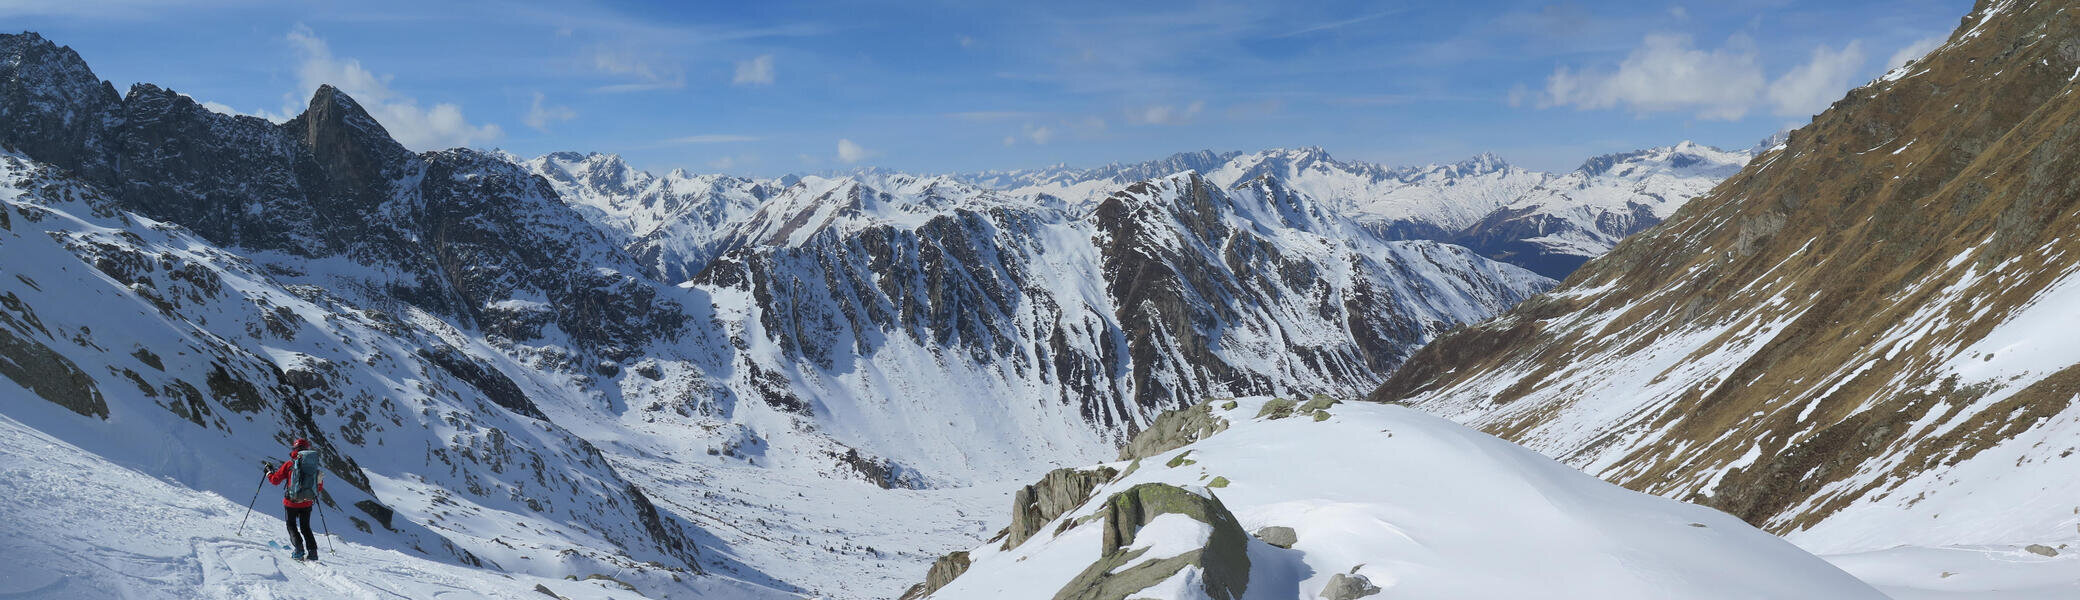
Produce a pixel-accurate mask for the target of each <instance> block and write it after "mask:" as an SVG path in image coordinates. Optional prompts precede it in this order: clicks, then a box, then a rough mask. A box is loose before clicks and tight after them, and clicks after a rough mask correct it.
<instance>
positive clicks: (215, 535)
mask: <svg viewBox="0 0 2080 600" xmlns="http://www.w3.org/2000/svg"><path fill="white" fill-rule="evenodd" d="M14 393H15V391H14V390H8V391H4V392H0V394H9V396H8V397H9V400H8V401H9V402H13V401H16V400H17V398H15V397H14V396H12V394H14ZM258 471H259V470H258V468H257V467H256V468H255V469H254V477H253V478H254V479H255V480H256V481H257V479H258V475H259V473H258ZM274 489H279V488H274ZM267 491H268V490H263V492H262V493H261V494H260V500H259V502H258V503H256V506H255V510H253V512H252V514H251V516H250V518H249V519H248V517H247V516H246V508H245V507H244V506H242V505H241V504H240V502H242V501H244V500H245V499H244V498H240V499H236V500H234V499H231V498H226V497H224V496H221V495H217V494H213V493H205V492H197V491H195V490H192V489H189V488H186V487H183V486H180V485H176V484H173V483H169V482H166V481H162V480H160V479H158V478H155V477H152V476H151V475H148V474H145V473H142V472H139V471H137V470H135V469H132V468H130V467H126V466H123V465H119V464H115V463H112V462H109V461H108V460H106V459H103V458H101V457H99V456H96V455H94V454H91V453H88V452H86V451H85V450H82V449H80V448H79V447H77V446H74V445H72V444H68V443H65V442H63V441H59V440H58V439H56V438H52V437H50V436H48V435H45V434H43V433H42V432H38V431H36V430H33V429H30V428H29V427H28V426H26V425H23V424H22V423H21V422H20V421H16V420H14V419H13V418H10V417H8V416H5V415H0V498H4V499H5V500H4V501H0V556H4V557H5V558H4V564H0V598H39V599H70V598H82V599H85V598H96V599H98V598H141V599H142V598H152V599H156V598H225V599H234V598H236V599H244V598H314V599H315V598H412V599H421V598H427V599H431V598H441V599H453V600H462V599H470V598H511V599H522V598H524V599H528V600H536V599H543V598H548V596H546V595H543V594H542V593H541V592H539V591H537V590H536V587H537V586H541V587H543V588H546V589H548V590H550V591H552V592H555V593H557V594H560V595H563V596H565V597H568V598H614V599H622V598H661V597H707V598H745V599H761V598H792V597H794V596H792V595H783V594H778V593H775V592H772V591H771V590H766V589H763V588H758V587H755V586H750V585H746V584H742V583H737V582H734V581H730V580H727V579H722V578H712V577H711V578H687V579H683V580H680V581H674V580H673V579H671V578H668V577H662V576H659V575H658V574H656V573H654V572H652V573H620V574H615V575H618V576H616V577H615V579H618V580H620V581H621V583H616V582H615V581H609V580H605V579H590V580H585V581H573V580H568V579H560V578H549V577H537V576H530V575H523V574H516V573H505V572H498V571H492V570H488V569H479V568H473V567H468V566H462V565H456V564H450V563H443V562H437V561H433V560H429V559H427V558H426V557H424V556H420V555H415V554H407V553H403V552H399V551H397V550H391V549H383V548H373V547H369V546H365V545H362V544H360V543H356V542H350V541H342V540H340V539H338V538H335V537H332V536H327V535H320V536H319V537H320V539H319V540H318V544H319V547H320V548H321V552H320V553H319V558H320V559H321V560H320V562H318V563H315V564H314V563H304V562H296V561H292V560H290V559H289V550H287V549H284V548H280V547H276V546H271V545H270V544H269V542H270V541H272V542H274V543H275V544H276V545H284V544H286V543H287V541H286V540H285V539H284V538H285V534H284V533H283V528H282V517H281V511H282V507H281V502H280V500H279V498H280V495H279V492H276V493H275V494H272V495H270V494H268V493H266V492H267ZM327 517H328V518H326V519H323V521H324V524H322V525H321V524H319V523H317V522H314V523H313V526H314V527H315V528H319V529H331V528H344V527H348V526H349V524H348V522H347V521H346V519H345V518H343V517H342V516H341V515H337V514H333V515H328V516H327ZM241 521H243V522H244V525H243V530H241V529H240V524H241ZM314 521H315V520H314ZM334 531H338V530H337V529H334ZM321 533H322V532H321ZM623 583H625V584H627V585H629V586H634V589H631V588H630V587H626V586H624V585H623ZM639 590H640V592H639Z"/></svg>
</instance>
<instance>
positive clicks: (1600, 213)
mask: <svg viewBox="0 0 2080 600" xmlns="http://www.w3.org/2000/svg"><path fill="white" fill-rule="evenodd" d="M1752 156H1753V155H1752V154H1750V153H1748V152H1727V151H1723V150H1719V149H1716V148H1712V147H1709V146H1700V145H1697V144H1692V143H1689V142H1683V143H1680V144H1676V145H1674V146H1665V147H1661V148H1650V149H1647V150H1640V151H1637V152H1627V153H1623V154H1610V155H1605V156H1599V157H1596V158H1591V159H1589V160H1588V161H1586V162H1584V163H1582V166H1581V167H1580V168H1577V169H1575V170H1573V171H1569V172H1567V173H1562V174H1559V175H1557V176H1546V177H1545V178H1544V179H1543V180H1542V181H1540V182H1539V184H1538V185H1537V186H1536V187H1533V188H1531V189H1530V190H1528V191H1525V192H1523V193H1522V194H1519V195H1517V196H1516V197H1514V198H1511V199H1510V200H1509V201H1508V202H1506V203H1504V204H1502V205H1501V206H1498V207H1496V208H1495V209H1494V210H1492V211H1490V212H1488V213H1487V214H1486V215H1483V216H1481V217H1480V220H1479V221H1477V222H1475V223H1473V224H1472V225H1468V226H1466V227H1464V228H1463V229H1460V230H1459V231H1458V233H1456V234H1455V235H1453V236H1452V237H1451V238H1450V239H1451V241H1452V242H1454V243H1457V244H1460V245H1463V246H1466V247H1468V248H1472V249H1473V250H1474V251H1475V252H1479V253H1481V255H1482V256H1487V257H1489V258H1494V259H1496V260H1500V261H1503V262H1508V263H1511V264H1515V265H1519V266H1522V267H1525V268H1528V269H1531V270H1533V271H1537V272H1539V273H1541V274H1545V275H1546V276H1549V277H1553V278H1555V279H1564V278H1566V276H1567V274H1569V273H1573V272H1574V270H1575V269H1576V268H1578V267H1580V266H1581V265H1582V263H1584V262H1587V261H1588V260H1589V259H1592V258H1595V257H1598V256H1602V255H1603V253H1605V252H1608V251H1610V249H1611V247H1612V246H1616V245H1617V244H1618V241H1619V240H1622V239H1625V237H1626V236H1630V235H1632V234H1634V233H1638V232H1640V231H1644V230H1646V229H1647V228H1648V227H1652V226H1654V225H1656V224H1658V223H1660V222H1661V220H1662V219H1666V218H1668V216H1669V215H1671V214H1674V213H1675V211H1676V209H1678V208H1681V207H1682V206H1683V203H1685V202H1688V201H1690V199H1691V198H1695V197H1698V196H1702V195H1704V193H1705V192H1709V191H1711V189H1712V187H1713V186H1716V185H1718V184H1719V182H1720V181H1722V180H1724V179H1726V178H1727V177H1730V176H1732V175H1733V174H1734V173H1737V172H1739V171H1740V169H1741V167H1742V166H1744V165H1746V164H1748V159H1749V158H1751V157H1752Z"/></svg>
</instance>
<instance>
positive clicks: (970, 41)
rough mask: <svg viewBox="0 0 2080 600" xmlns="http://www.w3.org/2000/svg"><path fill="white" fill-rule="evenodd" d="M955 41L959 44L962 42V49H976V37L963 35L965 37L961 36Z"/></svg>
mask: <svg viewBox="0 0 2080 600" xmlns="http://www.w3.org/2000/svg"><path fill="white" fill-rule="evenodd" d="M954 40H955V41H957V42H960V44H961V47H962V48H973V47H975V38H974V36H967V35H963V36H960V37H956V38H954Z"/></svg>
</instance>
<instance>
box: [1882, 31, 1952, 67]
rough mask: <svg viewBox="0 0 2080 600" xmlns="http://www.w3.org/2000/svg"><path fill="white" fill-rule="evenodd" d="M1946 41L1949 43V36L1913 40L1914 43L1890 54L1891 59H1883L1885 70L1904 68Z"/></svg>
mask: <svg viewBox="0 0 2080 600" xmlns="http://www.w3.org/2000/svg"><path fill="white" fill-rule="evenodd" d="M1947 41H1950V36H1948V35H1934V36H1929V37H1926V38H1922V39H1919V40H1915V41H1914V43H1912V44H1907V47H1905V48H1900V49H1899V51H1898V52H1894V53H1892V57H1891V58H1887V59H1885V70H1887V71H1890V70H1893V69H1897V68H1900V67H1902V66H1905V65H1906V64H1907V63H1909V62H1912V61H1915V60H1920V59H1921V57H1923V56H1927V55H1928V53H1929V51H1931V50H1935V49H1936V47H1937V46H1941V45H1943V42H1947Z"/></svg>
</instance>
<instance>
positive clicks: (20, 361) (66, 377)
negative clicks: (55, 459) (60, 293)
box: [0, 294, 108, 419]
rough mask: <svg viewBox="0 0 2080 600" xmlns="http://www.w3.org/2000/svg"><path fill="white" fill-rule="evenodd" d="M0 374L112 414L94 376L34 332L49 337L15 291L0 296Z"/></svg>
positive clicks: (94, 412) (70, 406) (52, 397)
mask: <svg viewBox="0 0 2080 600" xmlns="http://www.w3.org/2000/svg"><path fill="white" fill-rule="evenodd" d="M0 325H4V327H0V376H5V377H7V378H8V379H12V380H14V382H15V383H17V384H20V385H21V386H22V387H25V388H29V391H32V392H35V393H36V395H37V396H41V397H42V398H43V399H45V400H49V401H51V402H52V403H54V404H57V405H58V406H63V407H65V409H66V410H70V411H72V412H76V413H79V414H82V415H86V416H91V417H99V418H102V419H107V418H108V402H106V401H104V400H102V399H101V390H98V389H95V388H94V379H93V378H91V377H88V376H87V374H86V373H83V372H81V371H80V370H79V366H78V365H76V364H73V362H72V361H71V360H69V359H66V358H65V355H62V354H59V353H57V352H55V351H53V350H51V349H50V347H49V346H45V345H43V344H42V343H40V342H37V341H36V340H35V337H33V334H34V333H42V334H43V336H44V337H48V336H49V335H50V332H49V331H48V330H43V328H42V327H41V324H40V323H39V322H38V321H37V319H36V313H35V312H32V311H30V309H29V307H27V306H24V305H23V304H22V303H21V301H20V300H19V299H17V298H15V296H14V294H8V295H6V296H0Z"/></svg>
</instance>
